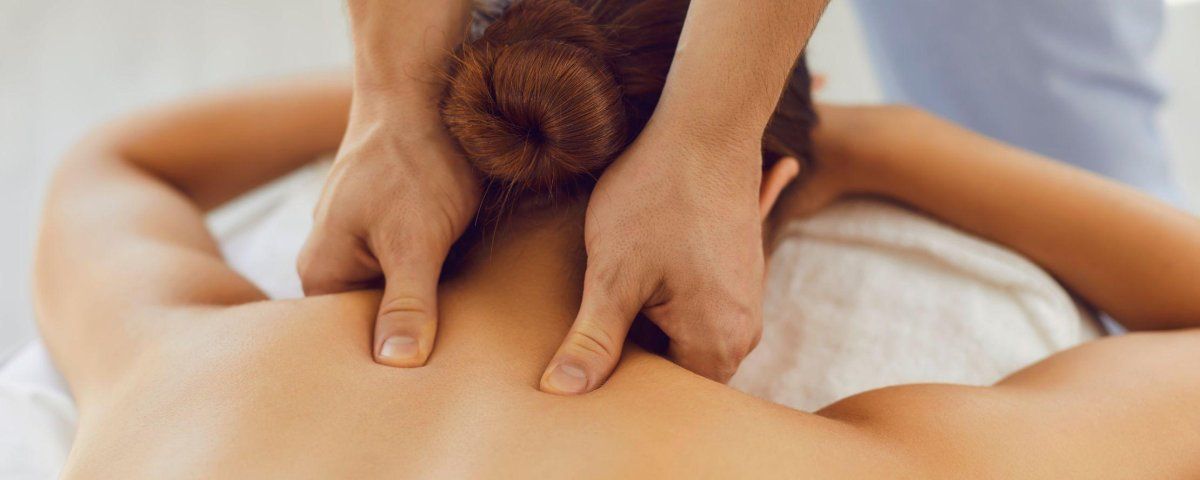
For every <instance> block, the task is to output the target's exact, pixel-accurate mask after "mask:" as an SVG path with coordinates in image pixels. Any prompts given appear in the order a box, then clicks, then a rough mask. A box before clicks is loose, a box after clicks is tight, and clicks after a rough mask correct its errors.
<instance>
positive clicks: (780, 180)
mask: <svg viewBox="0 0 1200 480" xmlns="http://www.w3.org/2000/svg"><path fill="white" fill-rule="evenodd" d="M798 175H800V162H799V161H798V160H796V159H795V158H792V157H783V158H780V159H779V161H777V162H775V165H772V166H771V169H770V170H767V172H766V173H764V174H763V179H762V186H761V187H759V190H758V211H759V215H760V216H761V217H762V220H763V221H766V220H767V215H769V214H770V213H771V209H772V208H775V202H777V201H779V195H780V194H782V193H783V189H785V188H787V186H788V185H789V184H791V183H792V181H793V180H795V179H796V176H798Z"/></svg>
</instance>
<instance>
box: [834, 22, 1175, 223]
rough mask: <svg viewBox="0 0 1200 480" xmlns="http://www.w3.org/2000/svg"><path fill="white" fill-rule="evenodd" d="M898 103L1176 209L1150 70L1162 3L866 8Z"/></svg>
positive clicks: (879, 64) (873, 44) (887, 87)
mask: <svg viewBox="0 0 1200 480" xmlns="http://www.w3.org/2000/svg"><path fill="white" fill-rule="evenodd" d="M856 6H857V7H858V12H859V16H860V18H861V19H862V21H863V28H864V30H865V34H866V36H867V39H868V44H869V46H870V49H871V51H872V57H873V61H874V64H875V66H876V70H877V72H878V74H879V77H880V81H881V83H882V86H883V89H884V93H885V95H887V97H888V100H889V101H896V102H903V103H909V104H913V105H918V106H921V107H923V108H925V109H927V110H930V111H933V112H935V113H937V114H939V115H941V116H943V117H946V118H949V119H951V120H954V121H955V122H958V123H960V124H962V125H965V126H967V127H969V128H971V129H973V130H975V131H978V132H981V133H984V134H986V135H989V136H991V137H994V138H997V139H999V140H1003V141H1005V142H1008V143H1011V144H1014V145H1018V146H1020V147H1023V148H1026V149H1029V150H1033V151H1035V152H1038V153H1041V154H1043V155H1046V156H1049V157H1053V158H1056V159H1058V160H1062V161H1065V162H1068V163H1071V164H1074V165H1076V166H1079V167H1082V168H1085V169H1088V170H1091V171H1093V172H1096V173H1099V174H1101V175H1105V176H1107V177H1110V178H1113V179H1116V180H1119V181H1121V182H1124V183H1126V184H1129V185H1132V186H1134V187H1137V188H1139V189H1141V190H1143V191H1146V192H1148V193H1150V194H1153V195H1155V196H1157V197H1159V198H1162V199H1164V200H1167V201H1169V202H1172V203H1174V204H1176V205H1181V204H1183V198H1182V194H1181V193H1180V190H1179V188H1178V186H1177V184H1176V183H1175V181H1174V178H1173V176H1172V174H1171V170H1170V166H1169V162H1168V157H1167V152H1166V146H1165V143H1164V141H1163V137H1162V135H1161V133H1160V130H1159V126H1158V123H1157V122H1158V113H1159V109H1160V107H1161V106H1162V103H1163V98H1164V95H1163V88H1162V86H1161V84H1160V83H1161V82H1160V81H1159V79H1158V78H1157V77H1156V76H1155V75H1154V73H1153V72H1152V71H1151V68H1150V61H1151V55H1152V53H1153V50H1154V47H1155V46H1156V44H1157V42H1158V40H1159V37H1160V36H1161V33H1162V28H1163V15H1164V5H1163V3H1162V1H1161V0H857V3H856Z"/></svg>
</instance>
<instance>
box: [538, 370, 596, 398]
mask: <svg viewBox="0 0 1200 480" xmlns="http://www.w3.org/2000/svg"><path fill="white" fill-rule="evenodd" d="M587 383H588V380H587V372H584V371H583V369H582V368H579V367H576V366H574V365H570V364H566V363H560V364H558V366H557V367H554V371H552V372H550V375H549V376H548V377H546V386H548V387H550V389H551V390H554V391H553V392H551V393H563V394H568V395H574V394H577V393H583V391H584V390H586V389H587Z"/></svg>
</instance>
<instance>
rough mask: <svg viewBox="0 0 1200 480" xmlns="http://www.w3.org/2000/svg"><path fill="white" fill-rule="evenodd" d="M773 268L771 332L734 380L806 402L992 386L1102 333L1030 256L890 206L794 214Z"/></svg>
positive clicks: (865, 204) (768, 310) (856, 204)
mask: <svg viewBox="0 0 1200 480" xmlns="http://www.w3.org/2000/svg"><path fill="white" fill-rule="evenodd" d="M769 267H770V271H769V273H768V281H767V292H766V300H765V301H766V304H765V312H764V317H765V318H764V327H763V328H764V331H763V336H762V341H761V343H760V344H759V346H758V348H757V349H756V350H755V351H754V352H752V353H751V354H750V356H749V357H748V358H747V359H746V361H745V363H743V364H742V367H741V370H739V372H738V374H737V375H736V376H735V377H734V380H733V382H732V385H733V386H735V387H737V388H739V389H742V390H744V391H746V392H749V393H751V394H753V395H756V396H759V397H762V398H766V399H769V400H772V401H774V402H778V403H781V404H784V405H788V406H791V407H794V408H799V409H804V410H814V409H818V408H820V407H823V406H825V405H828V404H829V403H831V402H833V401H835V400H838V399H840V398H844V397H846V396H849V395H853V394H856V393H860V392H863V391H866V390H871V389H874V388H879V387H883V386H888V385H896V384H904V383H918V382H950V383H961V384H968V385H987V384H991V383H995V382H996V381H998V380H1000V379H1001V378H1003V377H1004V376H1005V375H1007V374H1009V373H1012V372H1014V371H1016V370H1018V369H1020V368H1021V367H1024V366H1026V365H1028V364H1030V363H1033V362H1035V361H1037V360H1040V359H1041V358H1043V357H1045V356H1047V355H1050V354H1051V353H1054V352H1057V351H1059V350H1062V349H1065V348H1068V347H1070V346H1072V345H1076V344H1078V343H1081V342H1083V341H1086V340H1089V339H1092V338H1095V337H1097V336H1098V335H1099V334H1100V329H1099V328H1098V326H1097V324H1096V322H1095V321H1093V320H1092V319H1091V317H1090V316H1089V315H1087V314H1085V313H1084V312H1083V311H1082V310H1081V309H1079V308H1078V307H1077V305H1076V304H1075V303H1074V301H1073V300H1072V298H1071V296H1070V295H1068V294H1067V292H1066V291H1065V290H1064V289H1063V288H1062V287H1061V286H1059V284H1058V283H1057V282H1055V280H1054V279H1053V278H1051V277H1050V276H1049V275H1048V274H1046V272H1044V271H1043V270H1042V269H1040V268H1038V267H1037V266H1036V265H1034V264H1033V263H1031V262H1030V261H1028V260H1026V259H1025V258H1024V257H1021V256H1019V255H1017V254H1015V253H1013V252H1011V251H1009V250H1007V249H1005V248H1003V247H1001V246H998V245H996V244H993V243H990V242H987V241H985V240H981V239H979V238H976V237H973V236H970V235H967V234H965V233H962V232H960V231H958V230H956V229H954V228H952V227H949V226H947V225H944V224H942V223H939V222H937V221H935V220H932V219H930V218H928V217H926V216H923V215H919V214H916V213H914V212H912V211H909V210H907V209H904V208H901V207H898V206H894V205H890V204H887V203H883V202H878V201H868V200H855V201H846V202H842V203H839V204H837V205H834V206H832V207H831V208H829V209H827V210H824V211H822V212H820V213H819V214H818V215H816V216H815V217H813V218H810V219H807V220H803V221H796V222H793V223H791V224H789V225H788V226H787V227H786V228H785V230H784V240H783V241H782V242H781V243H780V246H779V248H778V249H777V250H776V252H775V254H774V256H773V257H772V258H771V261H770V266H769Z"/></svg>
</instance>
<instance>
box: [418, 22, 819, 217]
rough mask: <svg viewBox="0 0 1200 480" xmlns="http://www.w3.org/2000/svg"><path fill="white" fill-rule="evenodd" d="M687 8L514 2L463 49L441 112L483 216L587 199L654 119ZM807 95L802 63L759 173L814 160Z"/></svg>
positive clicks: (771, 129)
mask: <svg viewBox="0 0 1200 480" xmlns="http://www.w3.org/2000/svg"><path fill="white" fill-rule="evenodd" d="M688 5H689V0H519V1H517V2H515V3H514V4H512V5H511V6H510V7H509V8H508V9H507V10H506V11H504V12H503V13H502V14H500V15H499V16H498V18H496V19H495V21H494V22H493V23H492V24H491V25H490V26H488V28H487V29H486V30H485V31H484V32H483V33H482V35H480V36H479V37H478V38H475V39H472V40H470V41H468V42H467V43H465V44H463V46H462V47H461V49H460V51H459V52H458V54H457V55H456V60H455V62H454V63H453V65H452V67H451V70H450V74H449V84H448V87H447V90H446V93H445V97H444V98H443V100H442V104H441V112H442V119H443V121H444V122H445V124H446V127H447V129H448V130H449V132H450V134H451V135H452V136H453V137H454V138H455V139H456V140H457V141H458V144H459V145H460V146H461V148H462V151H463V153H464V154H465V155H466V157H467V159H468V160H469V161H470V162H471V164H472V165H473V166H474V167H475V168H476V169H477V170H478V171H479V172H480V174H481V176H482V178H483V182H484V200H483V207H482V211H483V212H488V213H493V214H494V213H496V212H497V211H498V210H503V209H504V208H506V207H507V206H511V205H506V203H509V202H516V201H519V200H521V199H527V198H531V197H534V198H537V197H541V198H548V199H554V198H562V197H563V196H570V195H574V194H576V193H579V192H584V191H586V190H587V189H588V188H590V186H591V185H592V184H593V183H594V181H595V179H596V178H597V177H598V176H599V175H600V173H601V172H603V170H604V169H605V167H607V166H608V165H609V164H610V163H612V161H613V160H614V159H615V158H616V157H617V156H618V155H619V154H620V153H621V152H622V151H623V150H624V149H625V148H626V147H627V146H628V145H629V143H630V142H632V141H633V139H634V138H635V137H636V136H637V135H638V134H639V133H640V132H641V130H642V128H643V127H644V126H645V125H646V123H647V121H648V120H649V119H650V116H651V114H652V113H653V112H654V108H655V106H656V105H657V104H658V100H659V96H660V95H661V93H662V89H663V85H664V83H665V81H666V77H667V72H668V71H669V69H670V67H671V60H672V59H673V58H674V55H675V49H676V44H677V43H678V41H679V35H680V32H681V30H682V29H683V22H684V19H685V17H686V15H687V9H688ZM730 48H737V47H736V44H735V39H730ZM810 88H811V87H810V78H809V75H808V70H807V68H806V66H805V64H804V59H803V57H801V58H800V59H799V61H798V62H797V65H796V68H795V69H794V73H793V74H792V76H791V78H790V79H789V80H788V82H787V87H786V88H785V90H784V92H783V94H782V96H781V99H780V101H779V103H778V106H777V108H776V112H775V114H774V116H773V117H772V119H771V121H770V123H769V125H768V126H767V128H766V131H765V132H764V135H763V142H762V143H763V160H764V167H768V166H770V165H771V164H773V163H774V162H775V161H776V160H778V159H779V158H781V157H783V156H793V157H796V158H797V159H799V160H800V161H802V162H808V161H810V160H811V154H812V148H811V144H810V139H809V134H810V132H811V130H812V128H813V126H814V125H815V123H816V115H815V113H814V111H813V108H812V102H811V98H810Z"/></svg>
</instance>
